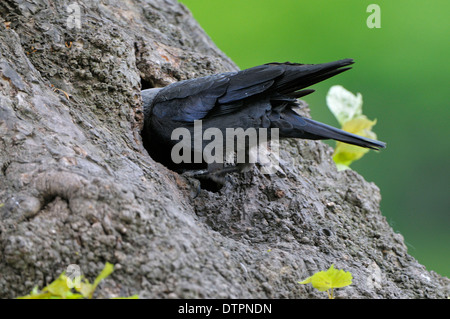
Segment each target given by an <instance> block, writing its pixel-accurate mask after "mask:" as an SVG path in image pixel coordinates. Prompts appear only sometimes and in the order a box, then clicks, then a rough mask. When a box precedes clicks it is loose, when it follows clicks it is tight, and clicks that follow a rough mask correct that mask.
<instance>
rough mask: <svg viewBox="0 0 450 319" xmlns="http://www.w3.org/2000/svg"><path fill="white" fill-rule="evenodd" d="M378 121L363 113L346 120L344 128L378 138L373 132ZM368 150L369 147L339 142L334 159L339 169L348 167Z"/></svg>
mask: <svg viewBox="0 0 450 319" xmlns="http://www.w3.org/2000/svg"><path fill="white" fill-rule="evenodd" d="M376 122H377V121H376V120H375V121H370V120H368V119H367V117H366V116H364V115H361V116H359V117H357V118H355V119H352V120H350V121H348V122H346V123H345V124H344V125H343V127H342V129H343V130H344V131H346V132H350V133H353V134H356V135H360V136H364V137H368V138H371V139H376V138H377V136H376V134H375V133H374V132H372V127H373V126H374V125H375V124H376ZM368 151H369V149H367V148H363V147H359V146H355V145H350V144H347V143H342V142H337V143H336V148H335V150H334V153H333V160H334V162H335V163H336V165H337V167H338V170H342V169H348V168H349V166H350V164H351V163H352V162H354V161H356V160H359V159H360V158H361V157H363V155H364V154H366V153H367V152H368Z"/></svg>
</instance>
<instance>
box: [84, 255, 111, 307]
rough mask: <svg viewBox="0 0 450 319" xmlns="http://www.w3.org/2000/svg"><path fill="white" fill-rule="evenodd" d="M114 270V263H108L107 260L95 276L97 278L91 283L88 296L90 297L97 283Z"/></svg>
mask: <svg viewBox="0 0 450 319" xmlns="http://www.w3.org/2000/svg"><path fill="white" fill-rule="evenodd" d="M113 271H114V265H113V264H110V263H109V262H107V263H106V264H105V267H104V268H103V270H102V272H101V273H100V274H99V275H98V276H97V278H95V281H94V283H93V284H92V290H91V293H90V295H89V298H92V295H93V294H94V290H95V289H96V288H97V286H98V284H99V283H100V282H101V281H102V280H103V279H105V278H106V277H108V276H109V275H111V273H112V272H113Z"/></svg>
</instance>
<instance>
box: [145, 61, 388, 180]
mask: <svg viewBox="0 0 450 319" xmlns="http://www.w3.org/2000/svg"><path fill="white" fill-rule="evenodd" d="M351 64H353V60H352V59H344V60H339V61H335V62H330V63H323V64H299V63H289V62H286V63H268V64H264V65H260V66H256V67H253V68H250V69H246V70H243V71H238V72H227V73H220V74H215V75H210V76H205V77H200V78H194V79H191V80H185V81H180V82H176V83H173V84H170V85H168V86H166V87H164V88H157V89H147V90H143V91H142V97H143V104H144V116H145V117H144V119H145V120H144V129H143V132H142V133H143V134H142V136H143V140H144V146H145V147H146V149H147V150H148V151H149V154H150V155H151V156H152V157H153V159H155V160H157V161H159V162H161V163H163V164H165V165H166V166H167V167H169V168H171V169H174V170H177V171H183V170H186V169H192V168H199V167H200V166H198V167H196V166H192V165H190V164H187V163H179V164H177V163H174V161H173V159H172V156H171V152H172V148H173V147H174V145H176V144H177V143H178V142H179V140H172V132H173V130H175V129H176V128H180V127H182V128H186V129H187V130H189V132H190V133H191V136H192V139H193V136H194V121H197V120H202V129H203V131H205V130H206V129H208V128H213V127H215V128H219V129H220V130H221V131H222V132H224V133H225V131H226V128H243V129H244V130H245V129H247V128H251V127H254V128H279V137H280V138H303V139H311V140H325V139H334V140H337V141H341V142H344V143H348V144H353V145H357V146H361V147H366V148H370V149H374V150H378V149H380V148H385V146H386V144H385V143H383V142H379V141H375V140H372V139H369V138H365V137H362V136H358V135H355V134H351V133H348V132H345V131H343V130H340V129H337V128H334V127H332V126H329V125H326V124H323V123H320V122H317V121H314V120H311V119H308V118H305V117H302V116H300V115H299V114H298V113H297V112H295V111H294V109H295V108H296V107H298V106H299V101H298V100H297V99H298V98H300V97H303V96H305V95H307V94H310V93H312V92H314V90H311V89H305V88H307V87H309V86H311V85H313V84H315V83H318V82H321V81H323V80H326V79H328V78H330V77H332V76H334V75H337V74H339V73H342V72H344V71H346V70H349V69H351V68H350V67H348V66H349V65H351ZM207 142H209V141H206V142H203V144H202V148H204V147H205V144H206V143H207ZM192 145H193V144H192ZM197 151H200V152H201V150H197ZM203 164H205V163H203ZM207 167H208V169H207V170H205V171H203V172H204V173H205V172H208V173H207V174H206V173H205V174H206V175H210V174H216V175H220V174H224V173H225V172H227V171H230V170H231V171H232V170H234V169H233V168H232V169H230V168H224V166H223V165H208V166H207ZM218 167H219V168H218ZM237 167H238V166H237ZM236 170H237V169H236Z"/></svg>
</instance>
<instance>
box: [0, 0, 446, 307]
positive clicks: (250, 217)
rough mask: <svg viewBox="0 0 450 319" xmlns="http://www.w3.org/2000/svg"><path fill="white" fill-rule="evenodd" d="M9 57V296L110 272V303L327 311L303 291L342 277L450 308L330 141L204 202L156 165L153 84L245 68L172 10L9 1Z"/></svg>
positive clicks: (1, 123) (4, 232)
mask: <svg viewBox="0 0 450 319" xmlns="http://www.w3.org/2000/svg"><path fill="white" fill-rule="evenodd" d="M0 45H1V46H0V72H1V78H0V141H1V142H0V168H1V170H0V204H3V206H2V207H1V208H0V297H3V298H5V297H14V296H19V295H23V294H27V293H29V292H30V290H31V289H32V288H33V287H34V286H35V285H38V286H39V287H43V286H45V285H46V284H48V283H49V282H51V281H53V280H54V279H55V278H56V277H57V276H58V275H59V274H60V273H61V272H62V271H64V270H65V269H66V267H67V266H68V265H69V264H77V265H79V266H80V268H81V270H82V271H83V273H84V275H85V276H86V277H88V278H90V279H93V278H95V276H96V275H97V274H98V273H99V271H100V270H101V269H102V268H103V266H104V264H105V262H106V261H108V262H111V263H113V264H115V269H116V270H115V272H114V273H113V274H112V275H111V277H110V278H108V279H107V280H106V281H105V282H104V284H102V285H101V287H100V288H99V289H98V291H97V296H98V297H111V296H117V295H121V296H125V295H131V294H136V293H137V294H139V295H140V297H141V298H174V297H182V298H211V297H218V298H326V294H324V293H322V292H318V291H316V290H315V289H313V288H311V287H310V286H303V285H299V284H298V283H297V281H299V280H302V279H304V278H306V277H307V276H310V275H312V274H313V273H314V272H316V271H319V270H325V269H327V268H328V267H329V266H330V265H331V264H332V263H334V264H335V267H336V268H340V269H344V270H347V271H350V272H351V273H352V274H353V278H354V279H353V284H352V285H351V286H349V287H346V288H342V289H339V290H338V291H337V297H342V298H445V297H446V296H448V286H449V280H448V278H445V277H441V276H440V275H438V274H436V273H434V272H432V271H431V272H429V271H427V270H426V269H425V267H424V266H422V265H420V264H419V263H418V262H417V261H416V260H415V259H414V258H413V257H411V256H410V255H408V253H407V248H406V246H405V244H404V242H403V238H402V236H401V235H400V234H398V233H395V232H394V231H393V230H392V229H391V227H390V226H389V225H388V223H387V222H386V220H385V218H384V217H383V216H382V214H381V212H380V209H379V202H380V193H379V190H378V188H377V187H376V186H375V185H374V184H373V183H368V182H366V181H365V180H364V179H363V178H362V177H361V176H360V175H358V174H357V173H355V172H354V171H344V172H337V171H336V168H335V165H334V163H333V162H332V160H331V153H332V150H331V148H330V147H329V146H327V145H326V144H324V143H322V142H314V141H297V140H289V141H286V142H284V143H282V145H281V158H282V159H283V160H284V161H282V162H281V164H280V168H281V171H280V172H279V173H277V174H275V175H264V174H262V173H261V172H260V171H259V169H258V167H256V168H254V169H253V171H251V172H247V173H245V174H244V175H232V176H231V178H230V180H229V181H228V182H227V184H226V185H225V187H224V188H223V189H222V190H220V191H219V192H209V191H206V190H202V191H201V193H200V195H199V196H198V197H196V198H193V196H192V193H193V192H195V189H194V188H193V186H192V185H191V183H189V182H188V181H187V180H186V179H184V178H183V177H181V176H179V175H178V174H176V173H174V172H172V171H169V170H168V169H166V168H165V167H164V166H163V165H161V164H159V163H157V162H155V161H153V160H152V159H151V158H150V157H149V156H148V154H147V152H146V151H145V149H143V146H142V140H141V137H140V129H141V128H142V124H143V116H142V101H141V96H140V90H141V83H142V84H143V85H144V86H145V87H158V86H164V85H167V84H169V83H172V82H175V81H179V80H183V79H188V78H193V77H197V76H202V75H207V74H212V73H216V72H224V71H229V70H237V66H236V65H235V64H234V63H233V62H232V61H230V59H228V58H227V57H226V56H225V55H224V54H223V53H222V52H221V51H220V50H219V49H218V48H217V47H216V46H215V45H214V44H213V43H212V41H211V40H210V39H209V38H208V36H207V35H206V34H205V33H204V32H203V31H202V29H201V28H200V27H199V25H198V24H197V23H196V22H195V20H194V19H193V17H192V15H191V14H190V13H189V11H188V10H187V9H186V8H185V7H184V6H183V5H181V4H179V3H177V2H176V1H175V0H152V1H150V0H149V1H144V0H128V1H119V0H105V1H101V2H98V1H79V2H77V1H64V0H30V1H22V0H6V1H5V0H4V1H2V2H1V3H0ZM268 62H270V61H268ZM299 62H301V61H299Z"/></svg>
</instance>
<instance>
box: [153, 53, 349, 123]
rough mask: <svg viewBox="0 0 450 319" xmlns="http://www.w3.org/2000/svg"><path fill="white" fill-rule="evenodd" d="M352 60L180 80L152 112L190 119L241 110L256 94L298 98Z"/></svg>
mask: <svg viewBox="0 0 450 319" xmlns="http://www.w3.org/2000/svg"><path fill="white" fill-rule="evenodd" d="M352 63H353V60H351V59H345V60H340V61H335V62H330V63H323V64H297V63H289V62H286V63H268V64H264V65H259V66H256V67H253V68H250V69H246V70H243V71H239V72H228V73H221V74H216V75H210V76H206V77H202V78H196V79H192V80H186V81H180V82H177V83H174V84H171V85H169V86H167V87H165V88H163V89H162V90H161V91H160V92H159V93H158V94H157V96H156V97H155V100H154V102H153V114H154V115H155V116H157V117H158V118H160V119H164V118H166V119H170V120H173V121H180V122H193V121H195V120H200V119H204V118H208V117H216V116H222V115H225V114H229V113H232V112H235V111H237V110H240V109H241V108H242V107H245V105H246V103H244V102H245V100H246V99H249V98H251V97H254V96H256V95H259V94H269V95H270V96H273V97H274V98H276V97H277V96H279V95H290V96H291V97H295V98H296V97H300V96H302V95H305V94H308V93H311V92H312V90H303V91H299V90H302V89H303V88H305V87H308V86H310V85H312V84H315V83H317V82H320V81H323V80H325V79H327V78H329V77H332V76H334V75H336V74H338V73H341V72H343V71H345V70H347V69H349V68H342V67H343V66H347V65H349V64H352Z"/></svg>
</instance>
